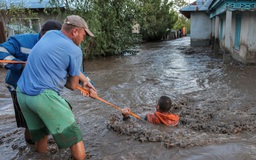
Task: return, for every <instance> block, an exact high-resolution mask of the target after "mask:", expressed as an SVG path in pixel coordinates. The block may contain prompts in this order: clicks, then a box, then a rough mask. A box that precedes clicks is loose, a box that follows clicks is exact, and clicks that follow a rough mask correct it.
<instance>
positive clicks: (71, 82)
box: [65, 76, 79, 91]
mask: <svg viewBox="0 0 256 160" xmlns="http://www.w3.org/2000/svg"><path fill="white" fill-rule="evenodd" d="M78 82H79V76H68V78H67V82H66V84H65V87H67V88H68V89H70V90H72V91H74V90H76V88H77V86H78Z"/></svg>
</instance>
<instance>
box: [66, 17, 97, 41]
mask: <svg viewBox="0 0 256 160" xmlns="http://www.w3.org/2000/svg"><path fill="white" fill-rule="evenodd" d="M64 23H65V24H69V25H73V26H77V27H82V28H84V30H85V32H86V33H87V34H88V35H89V36H91V37H94V34H93V33H92V32H91V31H90V30H89V28H88V25H87V23H86V22H85V21H84V19H83V18H82V17H80V16H78V15H70V16H67V18H66V19H65V20H64Z"/></svg>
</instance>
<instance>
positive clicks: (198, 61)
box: [0, 37, 256, 160]
mask: <svg viewBox="0 0 256 160" xmlns="http://www.w3.org/2000/svg"><path fill="white" fill-rule="evenodd" d="M189 41H190V39H189V38H188V37H185V38H181V39H177V40H173V41H167V42H161V43H147V44H143V45H141V46H140V47H138V50H139V51H140V52H138V53H137V54H129V53H127V54H125V55H124V56H118V57H108V58H99V59H94V60H88V61H86V64H85V68H86V71H87V73H88V74H89V75H90V78H91V79H93V81H94V82H95V84H96V85H95V86H96V88H97V90H98V94H99V96H100V97H102V98H103V99H105V100H107V101H109V102H111V103H113V104H115V105H117V106H119V107H120V108H123V107H125V106H130V108H131V110H132V111H133V112H134V113H136V114H138V115H140V116H141V117H143V116H144V115H145V114H146V113H149V112H154V110H155V108H154V107H155V105H156V101H157V99H158V98H159V97H160V96H161V95H167V96H170V97H171V98H172V99H173V102H174V107H173V108H172V112H173V113H176V114H179V115H180V118H181V120H180V123H179V125H178V126H177V127H167V126H162V125H152V124H149V123H147V122H145V121H140V120H137V119H134V118H132V119H131V120H129V121H125V122H124V121H123V120H122V116H121V114H120V112H119V111H118V110H116V109H114V108H112V107H111V106H108V105H107V104H105V103H103V102H101V101H98V100H95V99H90V98H86V97H83V96H82V95H81V94H80V92H79V91H74V92H72V91H69V90H66V89H65V90H64V91H63V92H62V93H61V94H62V96H63V97H65V98H66V99H67V100H69V102H70V103H71V104H72V105H73V111H74V114H75V117H76V119H77V122H78V123H79V126H80V127H81V130H82V132H83V140H84V143H85V147H86V152H87V159H92V160H101V159H103V160H113V159H116V160H119V159H120V160H126V159H127V160H128V159H129V160H155V159H161V160H162V159H163V160H165V159H168V160H169V159H173V160H180V159H182V160H183V159H184V160H185V159H186V160H204V159H221V160H241V159H245V160H251V159H256V134H255V131H256V107H255V104H256V100H255V95H256V86H255V79H256V74H255V72H256V66H253V65H242V64H238V63H230V64H223V62H222V58H221V57H219V56H214V55H213V53H212V51H211V49H210V48H192V47H190V46H189ZM5 73H6V71H5V70H4V69H0V82H1V83H0V90H1V92H0V152H1V157H0V159H3V160H6V159H50V160H55V159H56V160H59V159H70V152H69V150H68V149H63V150H59V149H58V148H57V147H56V144H55V143H54V140H53V139H52V138H51V137H50V140H49V147H48V150H49V151H48V153H47V154H38V153H36V152H35V148H34V146H32V145H27V144H26V143H25V142H24V139H23V129H18V128H17V127H16V122H15V118H14V111H13V108H12V101H11V98H10V94H9V92H8V90H7V89H6V87H5V85H4V77H5Z"/></svg>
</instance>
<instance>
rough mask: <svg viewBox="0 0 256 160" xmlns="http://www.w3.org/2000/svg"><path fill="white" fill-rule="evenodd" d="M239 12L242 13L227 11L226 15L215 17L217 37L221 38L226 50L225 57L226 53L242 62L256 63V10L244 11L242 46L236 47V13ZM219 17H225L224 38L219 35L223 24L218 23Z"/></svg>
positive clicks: (220, 42) (221, 43)
mask: <svg viewBox="0 0 256 160" xmlns="http://www.w3.org/2000/svg"><path fill="white" fill-rule="evenodd" d="M238 13H240V14H241V12H232V11H227V12H226V14H225V15H222V16H216V17H214V21H215V23H214V26H215V39H218V38H219V39H220V41H219V45H220V48H221V50H222V51H224V56H223V57H224V58H225V56H226V55H231V56H232V58H233V59H235V60H237V61H240V62H242V63H256V21H255V19H256V12H251V11H244V12H242V22H241V33H240V46H239V49H235V31H236V15H237V14H238ZM218 19H223V31H222V35H223V36H222V38H220V37H219V33H220V25H221V24H220V23H216V21H218ZM216 31H217V32H218V33H216ZM216 48H217V47H216ZM214 50H216V49H215V48H214ZM224 60H225V59H224Z"/></svg>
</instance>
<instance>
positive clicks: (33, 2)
mask: <svg viewBox="0 0 256 160" xmlns="http://www.w3.org/2000/svg"><path fill="white" fill-rule="evenodd" d="M49 1H50V0H42V1H41V2H40V0H0V10H1V13H2V15H1V16H0V23H3V24H4V27H5V30H7V32H6V33H7V36H11V35H13V34H20V33H31V32H32V33H33V32H39V31H40V29H41V25H42V24H43V23H44V22H45V21H46V20H49V19H55V20H60V21H62V20H63V17H61V16H62V15H57V14H55V15H52V14H51V15H47V14H45V13H44V9H49V10H51V9H54V8H55V7H53V6H52V5H51V4H50V2H49ZM11 6H15V7H17V8H25V9H29V10H31V11H33V12H34V13H37V16H36V17H22V18H20V17H19V20H18V22H21V23H18V22H17V20H15V19H13V18H12V19H10V18H9V17H6V15H5V14H4V12H6V11H7V10H9V9H10V7H11ZM60 9H63V10H64V6H60ZM0 29H3V28H1V27H0ZM1 36H3V35H1ZM0 39H2V38H0Z"/></svg>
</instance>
